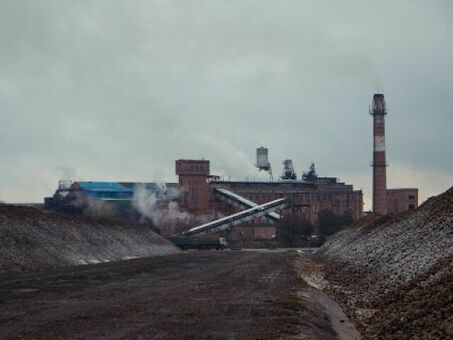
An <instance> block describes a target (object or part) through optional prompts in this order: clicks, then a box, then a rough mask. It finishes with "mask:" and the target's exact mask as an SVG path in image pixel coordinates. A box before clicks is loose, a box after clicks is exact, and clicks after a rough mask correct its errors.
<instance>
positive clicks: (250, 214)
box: [183, 198, 288, 236]
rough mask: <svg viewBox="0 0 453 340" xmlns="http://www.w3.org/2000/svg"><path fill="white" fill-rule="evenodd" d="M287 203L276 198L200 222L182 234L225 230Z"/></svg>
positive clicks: (190, 234) (283, 206) (281, 207)
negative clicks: (206, 221) (203, 222)
mask: <svg viewBox="0 0 453 340" xmlns="http://www.w3.org/2000/svg"><path fill="white" fill-rule="evenodd" d="M287 204H288V201H287V199H286V198H279V199H277V200H274V201H271V202H267V203H264V204H261V205H257V206H255V207H252V208H249V209H246V210H243V211H241V212H238V213H236V214H233V215H230V216H227V217H222V218H220V219H218V220H215V221H212V222H208V223H205V224H202V225H200V226H198V227H194V228H192V229H189V230H187V231H185V232H184V233H183V235H184V236H192V235H196V234H199V233H202V232H205V231H208V230H213V229H217V230H225V229H228V228H230V227H232V226H234V225H237V224H241V223H244V222H247V221H249V220H252V219H254V218H257V217H260V216H265V215H267V214H269V213H272V212H275V211H276V210H280V209H283V208H285V207H286V206H287Z"/></svg>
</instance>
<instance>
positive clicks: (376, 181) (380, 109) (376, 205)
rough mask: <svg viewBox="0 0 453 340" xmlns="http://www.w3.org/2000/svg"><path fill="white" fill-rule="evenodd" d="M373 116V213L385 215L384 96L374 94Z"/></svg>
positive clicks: (385, 110)
mask: <svg viewBox="0 0 453 340" xmlns="http://www.w3.org/2000/svg"><path fill="white" fill-rule="evenodd" d="M370 114H371V115H372V116H373V135H374V143H373V163H372V167H373V212H374V213H376V214H379V215H387V179H386V167H387V164H386V162H385V120H384V117H385V115H386V114H387V109H386V107H385V99H384V95H383V94H380V93H376V94H375V95H374V96H373V102H372V103H371V108H370Z"/></svg>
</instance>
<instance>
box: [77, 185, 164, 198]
mask: <svg viewBox="0 0 453 340" xmlns="http://www.w3.org/2000/svg"><path fill="white" fill-rule="evenodd" d="M78 184H79V186H80V189H81V190H82V191H83V193H84V195H85V196H86V197H91V198H95V199H100V200H131V199H132V198H133V196H134V192H135V190H136V188H137V187H140V186H142V187H144V188H145V189H146V191H148V192H149V193H156V192H157V191H158V188H157V187H156V186H150V185H149V184H148V185H146V184H140V183H118V182H91V181H90V182H78Z"/></svg>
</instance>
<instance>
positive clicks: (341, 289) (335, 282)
mask: <svg viewBox="0 0 453 340" xmlns="http://www.w3.org/2000/svg"><path fill="white" fill-rule="evenodd" d="M318 257H319V258H320V259H321V261H322V262H323V263H324V266H323V272H324V278H325V280H326V281H325V285H326V289H327V290H328V291H329V292H330V293H331V294H333V295H334V296H336V298H337V299H338V300H339V301H340V302H341V303H342V304H343V305H344V306H346V307H347V309H348V311H349V314H350V316H352V318H353V319H354V320H355V321H356V323H357V324H358V326H359V327H360V328H361V333H362V334H363V335H364V336H365V338H366V337H369V338H376V337H377V338H422V337H427V338H448V337H453V328H452V326H451V325H453V317H452V316H453V285H452V284H451V283H452V282H453V265H452V261H453V188H451V189H449V190H448V191H446V192H445V193H443V194H442V195H439V196H437V197H433V198H431V199H429V200H428V201H427V202H426V203H424V204H423V205H422V206H420V207H419V208H418V209H415V210H413V211H409V212H406V213H403V214H401V215H398V216H395V217H391V218H390V217H382V218H368V219H367V220H365V221H362V222H361V223H359V225H356V226H354V227H352V228H348V229H346V230H343V231H342V232H340V233H338V234H337V235H335V236H334V237H332V238H331V239H330V240H329V241H328V242H326V243H325V244H324V245H323V247H322V248H321V249H320V251H319V252H318Z"/></svg>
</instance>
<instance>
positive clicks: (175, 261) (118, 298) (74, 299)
mask: <svg viewBox="0 0 453 340" xmlns="http://www.w3.org/2000/svg"><path fill="white" fill-rule="evenodd" d="M296 257H297V255H296V254H295V252H289V253H288V252H277V253H272V252H267V253H262V252H261V253H260V252H241V251H224V252H221V251H217V252H216V251H205V252H193V253H186V254H177V255H168V256H162V257H153V258H145V259H134V260H129V261H121V262H116V263H106V264H98V265H89V266H80V267H74V268H67V269H62V270H59V271H55V272H52V273H40V274H22V275H17V274H15V275H14V276H11V275H9V276H6V275H4V276H2V277H0V325H1V333H0V338H2V339H12V338H25V339H32V338H33V339H42V338H46V339H47V338H52V339H96V338H127V339H131V338H132V339H134V338H136V339H148V338H149V339H257V338H258V339H272V338H284V339H288V338H313V339H326V338H328V339H331V338H334V337H335V334H334V332H333V331H332V330H331V328H330V325H329V323H328V322H327V321H326V320H325V315H324V314H323V313H322V312H320V311H318V310H316V308H312V306H310V305H308V304H306V302H304V301H303V300H302V299H301V298H300V295H299V294H298V292H299V291H300V289H302V288H303V286H304V281H302V280H301V279H300V278H299V275H297V273H296V270H295V268H294V259H295V258H296Z"/></svg>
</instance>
